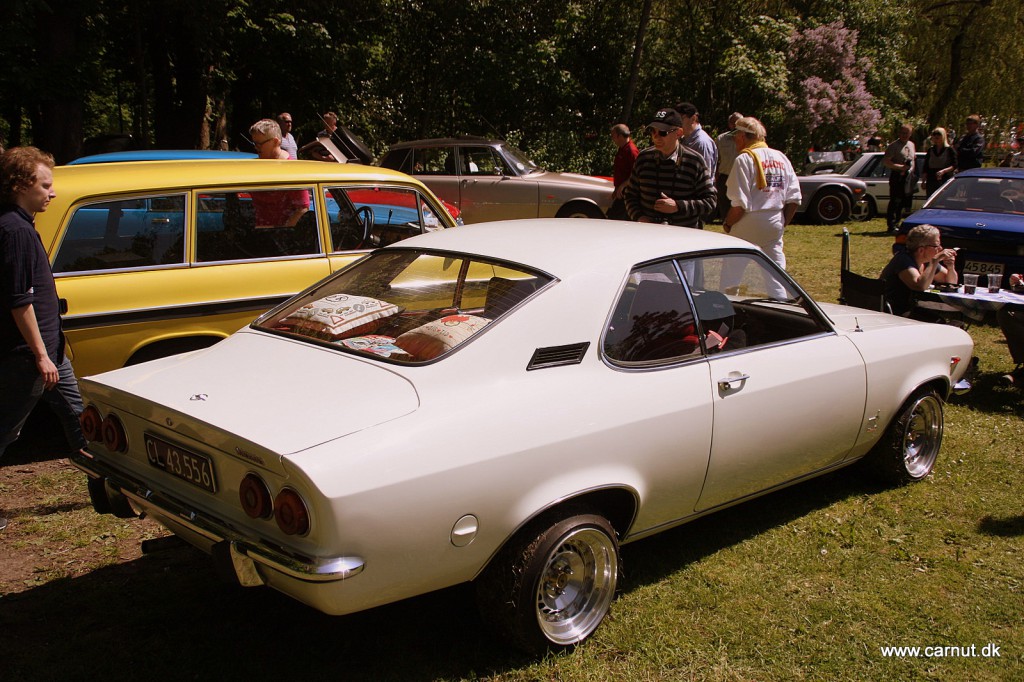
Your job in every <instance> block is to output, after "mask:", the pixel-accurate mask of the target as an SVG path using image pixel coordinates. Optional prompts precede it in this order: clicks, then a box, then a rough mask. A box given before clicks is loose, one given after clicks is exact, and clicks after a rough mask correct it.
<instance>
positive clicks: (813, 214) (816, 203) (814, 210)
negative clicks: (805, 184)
mask: <svg viewBox="0 0 1024 682" xmlns="http://www.w3.org/2000/svg"><path fill="white" fill-rule="evenodd" d="M850 210H851V209H850V197H848V196H846V195H845V194H843V191H842V190H839V189H823V190H821V191H820V192H818V193H817V194H815V195H814V199H812V200H811V205H810V206H809V207H808V208H807V218H808V220H809V221H810V222H812V223H819V224H821V225H835V224H836V223H844V222H846V221H848V220H849V219H850Z"/></svg>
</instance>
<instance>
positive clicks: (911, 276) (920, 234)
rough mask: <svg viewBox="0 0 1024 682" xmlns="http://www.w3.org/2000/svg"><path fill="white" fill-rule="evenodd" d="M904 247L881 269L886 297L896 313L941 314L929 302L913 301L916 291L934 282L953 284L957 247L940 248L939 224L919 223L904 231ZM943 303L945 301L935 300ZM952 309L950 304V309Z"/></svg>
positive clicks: (931, 317) (929, 316)
mask: <svg viewBox="0 0 1024 682" xmlns="http://www.w3.org/2000/svg"><path fill="white" fill-rule="evenodd" d="M906 245H907V249H906V251H900V252H899V253H897V254H895V255H894V256H893V257H892V260H891V261H889V264H888V265H886V266H885V269H884V270H882V279H883V280H885V285H886V286H885V300H886V301H887V302H888V303H889V305H890V306H892V312H893V314H895V315H902V316H904V317H907V316H909V317H913V318H915V319H921V320H926V321H929V322H934V321H937V320H938V319H939V318H941V317H942V315H941V311H937V310H935V309H934V308H933V307H932V306H929V307H928V308H927V309H923V308H921V307H919V306H917V305H916V304H915V300H916V294H917V293H919V292H922V291H927V290H928V289H930V288H932V286H933V285H934V284H939V283H943V284H956V283H957V276H956V269H955V268H954V267H953V266H954V264H955V263H956V251H954V250H953V249H944V248H942V241H941V239H940V235H939V230H938V228H936V227H934V226H932V225H918V226H917V227H915V228H913V229H912V230H910V232H909V233H908V234H907V242H906ZM938 305H940V306H944V304H938ZM953 310H955V309H954V308H950V311H953Z"/></svg>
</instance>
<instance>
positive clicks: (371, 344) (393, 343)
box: [254, 249, 551, 363]
mask: <svg viewBox="0 0 1024 682" xmlns="http://www.w3.org/2000/svg"><path fill="white" fill-rule="evenodd" d="M550 281H551V278H550V277H548V276H546V275H543V274H541V273H538V272H535V271H531V270H529V269H527V268H523V267H520V266H516V265H510V264H503V263H498V262H492V261H488V260H483V259H479V258H474V257H471V256H466V255H462V254H449V253H432V252H423V251H417V250H407V249H397V250H384V251H379V252H377V253H375V254H373V255H371V256H370V257H368V258H366V259H364V260H362V261H360V262H359V263H357V264H356V265H354V266H352V267H350V268H348V269H346V270H344V271H343V272H340V273H338V274H337V275H335V276H333V277H331V278H329V279H327V280H325V281H324V282H321V283H320V284H318V285H317V286H315V287H314V288H313V289H311V290H309V291H307V292H304V293H303V294H301V295H300V296H298V297H296V298H295V299H292V300H291V301H289V302H288V303H286V304H284V305H283V306H281V307H279V308H276V309H275V310H272V311H270V312H269V313H267V314H266V315H264V316H263V317H261V318H260V319H259V320H257V321H256V322H255V323H254V324H255V326H256V327H257V328H260V329H264V330H267V331H273V332H275V333H282V334H287V335H289V336H292V337H297V338H301V339H304V340H307V341H310V342H314V343H318V344H327V345H330V346H332V347H335V348H338V349H340V350H344V351H348V352H353V353H357V354H361V355H365V356H370V357H374V358H377V359H381V360H389V361H394V362H401V363H422V362H429V361H432V360H435V359H437V358H440V357H443V356H446V355H447V354H449V353H450V352H452V351H454V350H456V349H457V348H459V347H460V346H462V345H463V344H465V343H468V342H469V341H471V340H472V339H474V338H475V337H477V336H478V335H479V334H480V333H481V332H483V331H485V330H486V328H487V327H488V326H490V325H492V324H494V323H495V322H496V321H497V320H498V319H499V318H501V317H502V316H504V315H506V314H508V313H509V312H510V311H511V310H512V309H514V308H515V307H517V306H518V305H519V304H520V303H522V302H523V301H525V300H526V299H527V298H529V297H530V296H532V295H533V294H534V293H535V292H537V291H538V290H540V289H541V288H542V287H544V286H545V285H546V284H548V282H550Z"/></svg>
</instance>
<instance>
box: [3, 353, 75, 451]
mask: <svg viewBox="0 0 1024 682" xmlns="http://www.w3.org/2000/svg"><path fill="white" fill-rule="evenodd" d="M57 373H58V375H59V377H58V381H57V385H56V386H54V387H53V388H52V389H50V390H49V391H47V390H44V388H43V377H42V375H41V374H39V370H38V369H36V362H35V358H33V357H32V356H31V355H30V354H28V353H8V354H7V355H6V356H4V357H0V381H2V383H3V386H4V388H3V390H2V391H0V456H2V455H3V453H4V450H6V449H7V446H8V445H10V444H11V443H13V442H14V441H16V440H18V436H19V435H21V429H22V427H23V426H25V420H27V419H28V416H29V414H30V413H31V412H32V408H34V407H35V406H36V403H38V402H39V401H40V400H42V401H44V402H46V403H47V404H49V405H50V407H51V408H52V409H53V412H54V414H56V415H57V419H58V420H59V421H60V425H61V427H62V428H63V429H64V435H65V436H66V437H67V441H68V445H69V446H70V447H71V449H72V450H81V449H82V448H84V447H85V445H86V443H85V437H84V436H82V427H81V425H80V424H79V422H78V416H79V415H80V414H82V409H83V405H82V396H81V394H80V393H79V392H78V380H77V379H75V372H74V370H73V369H72V368H71V361H70V360H68V359H67V358H66V357H65V358H64V359H63V361H62V362H61V363H60V364H59V365H58V366H57Z"/></svg>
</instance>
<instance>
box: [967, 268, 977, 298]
mask: <svg viewBox="0 0 1024 682" xmlns="http://www.w3.org/2000/svg"><path fill="white" fill-rule="evenodd" d="M977 288H978V276H977V275H972V274H970V273H964V293H965V294H973V293H974V292H975V291H976V290H977Z"/></svg>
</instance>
